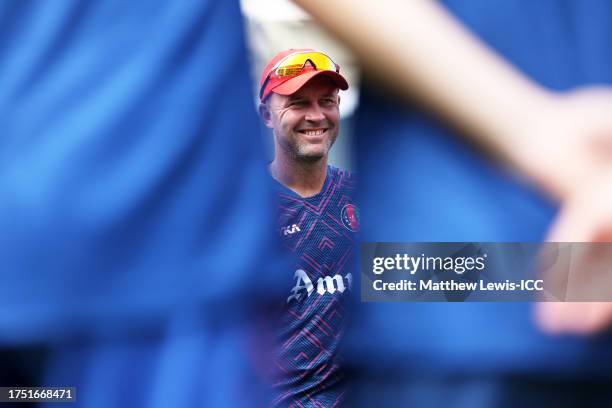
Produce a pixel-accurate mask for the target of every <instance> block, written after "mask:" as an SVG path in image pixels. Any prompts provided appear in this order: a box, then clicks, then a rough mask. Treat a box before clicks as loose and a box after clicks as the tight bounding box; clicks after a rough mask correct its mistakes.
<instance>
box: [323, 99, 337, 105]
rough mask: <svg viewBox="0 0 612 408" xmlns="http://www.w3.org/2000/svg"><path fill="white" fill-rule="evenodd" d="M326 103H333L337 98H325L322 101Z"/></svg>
mask: <svg viewBox="0 0 612 408" xmlns="http://www.w3.org/2000/svg"><path fill="white" fill-rule="evenodd" d="M321 102H322V103H323V104H324V105H333V104H335V103H336V100H335V99H333V98H325V99H323V100H322V101H321Z"/></svg>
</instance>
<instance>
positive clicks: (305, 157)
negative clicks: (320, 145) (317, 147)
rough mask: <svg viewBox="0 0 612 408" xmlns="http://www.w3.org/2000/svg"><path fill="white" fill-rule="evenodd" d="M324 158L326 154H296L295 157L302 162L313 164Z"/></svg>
mask: <svg viewBox="0 0 612 408" xmlns="http://www.w3.org/2000/svg"><path fill="white" fill-rule="evenodd" d="M325 156H326V154H325V153H324V152H298V154H296V156H295V157H296V159H297V160H299V161H302V162H306V163H315V162H317V161H319V160H322V159H323V158H325Z"/></svg>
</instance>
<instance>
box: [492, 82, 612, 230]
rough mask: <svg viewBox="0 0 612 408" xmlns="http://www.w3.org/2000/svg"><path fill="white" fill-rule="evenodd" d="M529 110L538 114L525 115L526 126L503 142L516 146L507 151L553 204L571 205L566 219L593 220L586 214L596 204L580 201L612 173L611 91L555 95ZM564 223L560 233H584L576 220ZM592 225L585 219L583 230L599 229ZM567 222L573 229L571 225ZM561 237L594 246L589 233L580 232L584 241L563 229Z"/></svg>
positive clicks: (519, 126)
mask: <svg viewBox="0 0 612 408" xmlns="http://www.w3.org/2000/svg"><path fill="white" fill-rule="evenodd" d="M529 106H530V109H531V107H534V106H537V107H538V108H536V109H534V110H533V111H532V112H526V115H527V116H526V117H525V120H522V121H520V122H519V123H517V124H516V125H514V126H512V127H511V128H510V129H508V133H507V134H506V135H505V136H503V137H505V138H507V139H508V140H510V141H511V144H510V145H509V146H508V153H509V156H510V159H511V160H512V161H514V162H515V164H516V165H517V166H518V168H519V169H520V170H521V171H523V172H524V173H525V174H526V175H527V177H528V178H530V179H531V180H532V181H534V182H535V183H536V185H538V186H539V187H541V188H543V189H544V190H545V191H546V192H548V193H549V194H550V195H552V196H553V197H554V198H556V199H559V200H561V202H562V203H564V202H565V200H567V199H570V200H572V203H571V204H569V203H568V205H569V206H571V208H572V210H571V214H572V215H569V214H570V213H569V212H566V216H565V217H567V216H569V217H573V216H589V215H588V214H585V213H584V211H585V210H587V209H589V207H590V206H596V205H597V203H594V202H589V203H585V202H583V201H580V197H578V195H579V194H584V191H582V190H584V185H585V183H587V182H589V181H591V180H593V178H594V177H595V176H598V175H601V174H602V173H604V172H606V171H608V170H609V169H610V168H612V88H611V87H589V88H581V89H579V90H576V91H573V92H569V93H565V94H552V95H550V96H547V97H545V98H542V99H541V100H540V102H538V103H537V104H532V105H529ZM579 190H580V193H579ZM596 194H600V193H596ZM603 198H604V197H601V196H596V197H593V199H597V200H601V199H603ZM606 198H607V197H606ZM607 202H608V203H609V202H610V200H607ZM578 206H579V207H580V208H577V207H578ZM608 208H612V207H610V206H608ZM568 211H570V210H569V208H568ZM606 211H607V210H606V209H603V213H598V215H599V216H602V217H603V216H605V212H606ZM575 212H580V213H581V214H576V213H575ZM590 216H593V215H592V214H591V215H590ZM559 221H560V223H561V224H559V225H557V226H556V228H557V229H558V228H561V227H563V228H578V227H579V226H578V221H577V220H575V221H572V220H571V219H560V220H559ZM589 221H594V220H592V219H588V220H587V219H585V220H584V222H583V223H582V226H583V228H591V227H594V225H592V223H590V222H589ZM568 222H572V224H571V225H567V223H568ZM561 232H562V233H563V234H566V233H567V234H566V235H564V237H565V240H567V241H574V242H575V241H578V240H585V241H590V239H591V238H592V237H591V236H589V234H587V233H586V232H585V231H580V232H581V234H580V235H572V234H571V233H570V232H572V233H577V232H578V231H566V230H565V229H563V230H560V231H559V233H561ZM590 232H594V231H590Z"/></svg>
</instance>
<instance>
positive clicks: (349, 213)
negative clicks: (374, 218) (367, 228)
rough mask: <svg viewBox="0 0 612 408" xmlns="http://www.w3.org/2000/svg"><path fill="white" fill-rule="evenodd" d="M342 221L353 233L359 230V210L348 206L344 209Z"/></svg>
mask: <svg viewBox="0 0 612 408" xmlns="http://www.w3.org/2000/svg"><path fill="white" fill-rule="evenodd" d="M340 219H341V220H342V224H343V225H344V226H345V227H346V228H347V229H349V230H351V231H353V232H357V231H358V230H359V209H357V207H355V206H354V205H353V204H347V205H345V206H344V207H343V208H342V212H341V213H340Z"/></svg>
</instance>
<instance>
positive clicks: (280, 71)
mask: <svg viewBox="0 0 612 408" xmlns="http://www.w3.org/2000/svg"><path fill="white" fill-rule="evenodd" d="M309 61H310V64H311V65H312V67H314V69H315V70H316V71H335V72H338V73H339V72H340V66H339V65H338V64H336V63H335V62H334V61H333V60H332V59H331V58H330V57H329V56H327V55H325V54H323V53H322V52H318V51H300V52H296V53H294V54H290V55H287V56H286V57H285V58H283V59H282V60H280V61H279V62H277V63H276V64H275V65H274V66H273V67H272V68H271V69H270V71H269V72H268V75H267V76H266V79H265V81H264V82H263V84H262V85H261V89H260V90H259V98H260V99H261V97H262V96H263V93H264V90H265V89H266V86H267V85H268V82H269V81H270V79H272V78H273V77H274V78H278V79H288V78H292V77H296V76H299V75H301V74H302V73H303V72H304V71H306V70H310V69H311V68H310V67H307V66H306V63H307V62H309Z"/></svg>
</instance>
